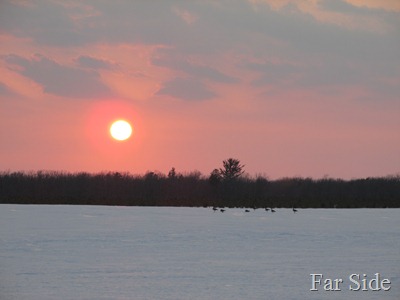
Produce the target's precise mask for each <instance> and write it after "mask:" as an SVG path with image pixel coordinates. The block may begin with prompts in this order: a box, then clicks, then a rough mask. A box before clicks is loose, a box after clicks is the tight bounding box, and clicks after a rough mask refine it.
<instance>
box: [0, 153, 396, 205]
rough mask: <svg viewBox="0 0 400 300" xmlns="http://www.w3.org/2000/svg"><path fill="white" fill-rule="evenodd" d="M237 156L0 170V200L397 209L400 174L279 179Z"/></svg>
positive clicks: (33, 202)
mask: <svg viewBox="0 0 400 300" xmlns="http://www.w3.org/2000/svg"><path fill="white" fill-rule="evenodd" d="M243 168H244V165H242V164H241V163H240V161H239V160H237V159H232V158H230V159H227V160H224V161H223V166H222V168H219V169H214V170H213V171H212V172H211V173H210V174H209V175H207V176H205V175H203V174H201V173H200V172H198V171H194V172H190V173H186V174H182V173H178V172H176V170H175V168H172V169H171V170H170V171H169V173H168V174H167V175H165V174H163V173H160V172H147V173H146V174H144V175H133V174H131V173H121V172H102V173H94V174H92V173H86V172H78V173H69V172H58V171H38V172H9V171H6V172H0V203H16V204H80V205H126V206H194V207H200V206H218V207H248V208H263V207H299V208H335V207H336V208H363V207H366V208H386V207H390V208H395V207H396V208H398V207H400V176H399V175H397V176H386V177H372V178H362V179H352V180H343V179H333V178H322V179H312V178H301V177H294V178H281V179H277V180H269V179H268V178H267V177H264V176H255V177H250V176H248V175H245V174H244V169H243Z"/></svg>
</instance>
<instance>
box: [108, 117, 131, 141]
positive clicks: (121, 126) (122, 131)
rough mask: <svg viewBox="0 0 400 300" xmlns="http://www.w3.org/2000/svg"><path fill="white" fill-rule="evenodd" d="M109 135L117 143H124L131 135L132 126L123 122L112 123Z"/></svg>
mask: <svg viewBox="0 0 400 300" xmlns="http://www.w3.org/2000/svg"><path fill="white" fill-rule="evenodd" d="M110 134H111V136H112V137H113V138H114V139H116V140H118V141H125V140H127V139H129V137H130V136H131V135H132V126H131V124H129V123H128V122H127V121H125V120H117V121H114V122H113V123H112V125H111V127H110Z"/></svg>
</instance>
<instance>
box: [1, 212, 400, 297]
mask: <svg viewBox="0 0 400 300" xmlns="http://www.w3.org/2000/svg"><path fill="white" fill-rule="evenodd" d="M399 229H400V210H399V209H354V210H351V209H299V212H298V213H296V214H294V213H293V212H292V210H290V209H277V212H276V213H271V212H266V211H264V210H261V209H259V210H256V211H253V210H251V212H249V213H245V212H244V210H243V209H227V210H226V211H225V212H224V213H221V212H213V211H212V210H211V208H183V207H102V206H63V205H60V206H46V205H5V204H2V205H0V299H2V300H3V299H4V300H13V299H16V300H39V299H40V300H50V299H51V300H57V299H62V300H67V299H71V300H72V299H74V300H75V299H88V300H89V299H93V300H94V299H163V300H164V299H174V300H176V299H185V300H186V299H272V300H273V299H288V300H290V299H296V300H299V299H379V300H385V299H393V300H394V299H396V300H398V299H400V230H399ZM312 273H321V274H323V275H324V279H325V278H332V279H334V278H343V280H344V283H343V285H342V286H341V291H324V289H323V286H319V290H318V291H310V289H311V287H312V286H311V276H310V274H312ZM353 273H358V274H361V275H362V274H367V278H372V277H373V276H374V274H375V273H380V274H381V277H382V278H388V279H389V280H390V281H391V284H390V286H391V289H390V290H389V291H382V290H381V291H349V289H348V286H349V280H348V276H349V275H351V274H353Z"/></svg>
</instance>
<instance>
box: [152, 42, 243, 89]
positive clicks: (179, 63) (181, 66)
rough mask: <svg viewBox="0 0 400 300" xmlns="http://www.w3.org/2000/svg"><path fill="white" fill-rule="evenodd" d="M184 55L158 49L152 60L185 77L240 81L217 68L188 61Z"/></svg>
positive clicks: (215, 80) (230, 81) (228, 81)
mask: <svg viewBox="0 0 400 300" xmlns="http://www.w3.org/2000/svg"><path fill="white" fill-rule="evenodd" d="M188 60H189V59H188V58H187V57H185V54H184V53H179V52H177V51H176V49H158V51H157V53H156V54H155V56H154V57H153V59H152V63H153V64H154V65H156V66H160V67H166V68H169V69H171V70H174V71H179V72H183V73H185V75H187V76H190V77H193V78H196V79H198V80H208V81H211V82H219V83H237V82H238V79H237V78H235V77H232V76H229V75H226V74H224V73H222V72H221V71H219V70H218V69H216V68H213V67H210V66H207V65H205V64H200V63H192V62H189V61H188Z"/></svg>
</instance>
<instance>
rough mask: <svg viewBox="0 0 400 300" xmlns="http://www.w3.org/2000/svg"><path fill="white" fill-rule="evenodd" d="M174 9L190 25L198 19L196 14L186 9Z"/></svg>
mask: <svg viewBox="0 0 400 300" xmlns="http://www.w3.org/2000/svg"><path fill="white" fill-rule="evenodd" d="M173 11H174V12H175V13H176V15H177V16H178V17H180V18H181V19H182V20H183V21H185V23H187V24H189V25H191V24H193V23H194V22H196V21H197V19H198V18H197V17H196V16H195V15H194V14H192V13H190V12H189V11H187V10H185V9H180V8H175V9H173Z"/></svg>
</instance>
